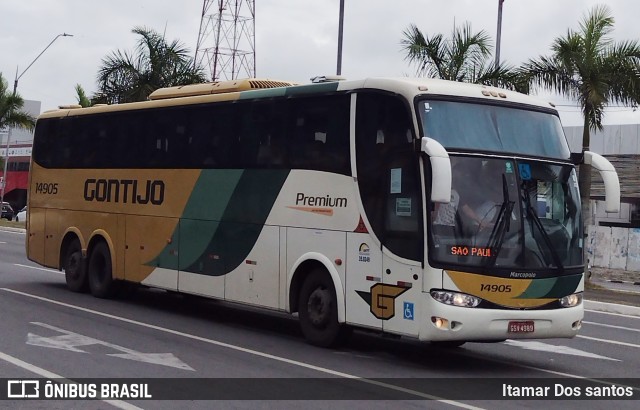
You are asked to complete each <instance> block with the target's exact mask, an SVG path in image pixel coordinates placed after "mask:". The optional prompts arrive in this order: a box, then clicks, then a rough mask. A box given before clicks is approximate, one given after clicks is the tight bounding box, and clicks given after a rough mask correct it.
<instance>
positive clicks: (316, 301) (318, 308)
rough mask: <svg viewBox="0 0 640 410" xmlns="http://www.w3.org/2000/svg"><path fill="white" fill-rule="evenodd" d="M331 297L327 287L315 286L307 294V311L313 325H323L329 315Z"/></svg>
mask: <svg viewBox="0 0 640 410" xmlns="http://www.w3.org/2000/svg"><path fill="white" fill-rule="evenodd" d="M330 301H331V297H330V295H329V291H328V290H327V289H321V288H317V289H316V290H314V291H313V293H311V295H310V296H309V303H308V305H307V311H308V312H309V319H310V320H311V323H313V324H314V325H315V326H319V325H323V324H324V323H326V322H327V320H328V317H329V303H330Z"/></svg>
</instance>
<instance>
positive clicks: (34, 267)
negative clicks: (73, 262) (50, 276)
mask: <svg viewBox="0 0 640 410" xmlns="http://www.w3.org/2000/svg"><path fill="white" fill-rule="evenodd" d="M13 266H19V267H21V268H28V269H35V270H43V271H45V272H51V273H57V274H62V275H64V272H61V271H59V270H55V269H46V268H39V267H37V266H29V265H22V264H20V263H14V264H13Z"/></svg>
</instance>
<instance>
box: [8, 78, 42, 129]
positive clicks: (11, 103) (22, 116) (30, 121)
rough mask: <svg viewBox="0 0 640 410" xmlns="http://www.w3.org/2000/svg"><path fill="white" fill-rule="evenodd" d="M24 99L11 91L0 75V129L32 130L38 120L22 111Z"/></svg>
mask: <svg viewBox="0 0 640 410" xmlns="http://www.w3.org/2000/svg"><path fill="white" fill-rule="evenodd" d="M23 106H24V99H23V98H22V97H20V95H19V94H15V95H14V94H13V92H11V91H9V88H8V85H7V81H6V80H5V79H4V77H3V76H2V73H0V128H23V129H27V130H32V129H33V127H34V126H35V124H36V119H35V118H34V117H33V116H32V115H30V114H28V113H26V112H24V111H22V107H23Z"/></svg>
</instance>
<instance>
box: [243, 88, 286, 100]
mask: <svg viewBox="0 0 640 410" xmlns="http://www.w3.org/2000/svg"><path fill="white" fill-rule="evenodd" d="M286 90H287V88H286V87H279V88H266V89H264V90H251V91H243V92H241V93H240V98H239V100H253V99H255V98H270V97H284V96H285V95H286Z"/></svg>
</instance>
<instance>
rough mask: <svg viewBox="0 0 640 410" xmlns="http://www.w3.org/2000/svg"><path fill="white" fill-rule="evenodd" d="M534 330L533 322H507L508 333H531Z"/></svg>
mask: <svg viewBox="0 0 640 410" xmlns="http://www.w3.org/2000/svg"><path fill="white" fill-rule="evenodd" d="M534 330H535V326H534V325H533V320H521V321H511V322H509V327H508V330H507V331H508V332H509V333H532V332H533V331H534Z"/></svg>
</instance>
